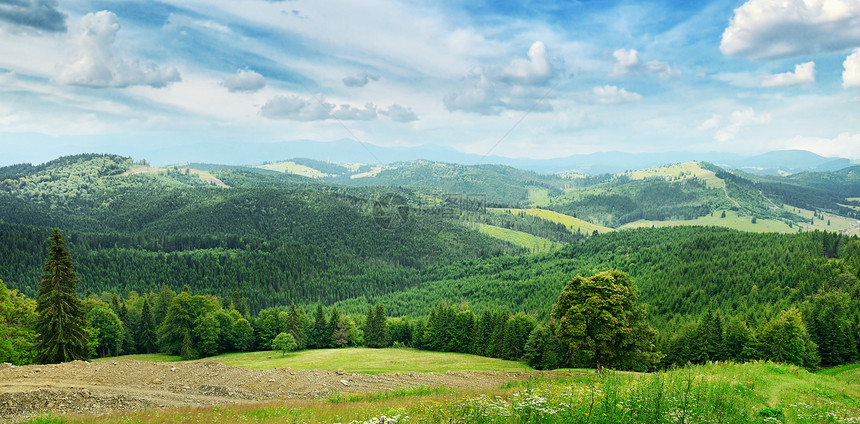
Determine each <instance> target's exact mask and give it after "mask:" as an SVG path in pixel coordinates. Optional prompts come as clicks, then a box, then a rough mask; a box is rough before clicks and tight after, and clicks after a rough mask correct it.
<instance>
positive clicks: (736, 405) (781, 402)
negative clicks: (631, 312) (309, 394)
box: [29, 362, 860, 424]
mask: <svg viewBox="0 0 860 424" xmlns="http://www.w3.org/2000/svg"><path fill="white" fill-rule="evenodd" d="M857 370H860V364H858V365H849V366H844V367H841V369H837V370H829V371H828V372H827V373H822V374H813V373H809V372H807V371H806V370H803V369H801V368H798V367H794V366H789V365H781V364H773V363H769V362H756V363H750V364H726V363H714V364H707V365H701V366H691V367H686V368H682V369H677V370H671V371H668V372H661V373H654V374H638V373H623V372H612V371H607V372H604V373H602V374H599V375H598V374H594V373H593V372H592V373H584V372H582V371H579V372H577V373H575V374H574V373H567V374H561V373H542V374H537V377H536V378H533V379H531V380H524V381H513V382H510V383H508V384H505V385H504V386H502V387H500V388H498V389H494V390H485V391H481V392H478V391H464V390H454V389H449V388H432V387H414V388H401V389H396V390H390V391H384V392H379V393H369V394H350V393H337V394H332V395H331V396H329V397H328V398H327V399H319V400H294V401H282V402H278V403H269V404H256V405H253V404H251V405H249V404H245V405H235V406H220V407H209V408H184V409H165V410H154V411H147V412H137V413H125V414H114V415H108V416H100V417H63V418H50V417H47V418H44V417H43V418H38V419H34V420H31V421H30V422H29V423H30V424H48V423H50V424H59V423H81V422H98V423H129V422H135V423H173V422H185V423H225V424H226V423H229V424H235V423H266V424H268V423H279V424H280V423H335V422H337V423H353V424H361V423H372V424H395V423H397V424H400V423H430V424H443V423H444V424H449V423H476V424H484V423H486V424H521V423H565V424H567V423H571V424H609V423H642V424H652V423H654V424H663V423H672V424H694V423H696V424H698V423H724V424H745V423H755V424H770V423H792V424H824V423H833V424H860V387H858V385H857V383H856V382H852V381H851V380H847V379H844V378H842V377H843V376H844V375H848V374H850V375H853V374H856V373H857Z"/></svg>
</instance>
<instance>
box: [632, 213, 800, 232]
mask: <svg viewBox="0 0 860 424" xmlns="http://www.w3.org/2000/svg"><path fill="white" fill-rule="evenodd" d="M720 214H721V213H720V212H714V214H713V216H711V215H706V216H700V217H698V218H696V219H688V220H678V221H648V220H644V219H640V220H638V221H634V222H630V223H627V224H624V225H622V226H621V227H619V228H618V229H619V230H629V229H633V228H642V227H651V226H654V227H672V226H676V225H694V226H715V227H726V228H733V229H735V230H740V231H748V232H753V233H793V232H797V227H794V228H789V226H788V224H786V223H785V222H782V221H778V220H775V219H758V220H756V223H755V224H753V223H752V218H751V217H749V216H740V215H738V214H737V212H735V211H726V217H725V218H720Z"/></svg>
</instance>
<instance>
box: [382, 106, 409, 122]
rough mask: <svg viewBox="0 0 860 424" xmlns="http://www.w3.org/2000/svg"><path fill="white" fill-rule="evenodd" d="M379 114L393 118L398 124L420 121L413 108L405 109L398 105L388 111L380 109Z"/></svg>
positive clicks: (390, 107)
mask: <svg viewBox="0 0 860 424" xmlns="http://www.w3.org/2000/svg"><path fill="white" fill-rule="evenodd" d="M379 113H380V114H381V115H385V116H387V117H389V118H391V120H392V121H396V122H412V121H416V120H418V115H416V114H415V112H413V111H412V108H411V107H410V108H405V107H403V106H400V105H398V104H393V105H391V106H389V107H388V109H380V110H379Z"/></svg>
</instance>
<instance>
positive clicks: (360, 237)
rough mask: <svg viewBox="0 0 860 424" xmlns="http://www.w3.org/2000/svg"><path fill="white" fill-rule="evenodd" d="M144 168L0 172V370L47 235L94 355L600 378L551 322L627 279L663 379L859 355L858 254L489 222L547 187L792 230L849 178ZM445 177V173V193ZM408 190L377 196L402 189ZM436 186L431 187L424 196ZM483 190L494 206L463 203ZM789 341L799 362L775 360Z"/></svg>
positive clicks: (509, 218) (808, 242) (686, 233)
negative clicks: (472, 368)
mask: <svg viewBox="0 0 860 424" xmlns="http://www.w3.org/2000/svg"><path fill="white" fill-rule="evenodd" d="M145 165H146V164H145V163H142V162H138V163H134V162H133V161H132V160H131V159H128V158H123V157H119V156H113V155H79V156H74V157H66V158H60V159H57V160H56V161H52V162H49V163H46V164H43V165H38V166H32V165H16V166H12V167H5V168H0V258H2V260H0V279H2V280H4V281H5V284H6V286H7V287H9V289H3V291H2V293H0V305H2V308H0V332H5V334H7V335H9V337H8V338H7V339H6V340H5V341H3V342H0V356H3V358H5V360H9V361H13V362H16V363H23V362H28V361H30V360H32V357H31V356H28V355H29V353H28V352H29V351H30V350H29V348H28V346H32V345H31V343H32V337H33V331H32V323H31V322H30V321H31V320H32V314H33V305H32V301H31V300H29V299H32V298H33V296H34V295H35V290H36V284H37V282H38V281H39V276H40V273H41V269H42V266H43V264H44V260H45V248H46V247H47V235H48V234H49V228H53V227H59V228H60V229H61V230H62V231H63V233H64V235H65V238H66V242H67V243H68V247H69V250H70V252H71V255H72V257H73V258H74V259H75V261H76V269H77V271H78V273H79V276H80V279H81V283H80V284H79V285H78V291H79V293H78V294H79V295H80V296H81V297H82V298H85V302H84V303H85V306H86V308H87V311H88V312H87V314H88V322H89V324H90V326H91V328H94V329H97V331H94V332H92V333H91V334H95V335H94V336H93V340H92V341H91V344H92V346H93V349H94V352H93V353H94V354H96V355H115V354H118V353H132V352H153V351H162V352H168V353H175V354H181V355H183V356H185V357H198V356H208V355H213V354H216V353H220V352H228V351H242V350H250V349H268V348H270V347H271V344H272V340H273V339H274V337H275V336H276V335H278V334H279V333H281V332H286V333H289V334H290V335H292V336H293V339H294V340H295V341H296V343H297V345H298V347H299V348H310V347H338V346H346V345H367V346H371V347H379V346H390V345H397V346H411V347H415V348H421V349H432V350H445V351H455V352H470V353H476V354H482V355H488V356H496V357H502V358H509V359H525V360H529V361H530V363H532V364H533V365H535V366H538V367H543V368H553V367H558V366H566V365H590V362H589V361H591V360H592V359H590V358H589V357H587V355H585V356H583V355H582V354H581V352H572V351H570V349H569V347H568V346H565V345H563V344H561V343H559V342H558V339H557V337H556V336H555V334H556V330H555V329H556V327H555V325H556V323H555V322H553V320H551V319H550V313H551V310H552V307H553V304H554V303H555V302H556V300H557V299H558V296H559V293H560V292H561V290H562V288H563V287H564V286H565V283H567V282H568V281H569V280H571V278H572V277H574V276H576V275H583V276H588V275H594V274H596V273H598V272H602V271H607V270H611V269H619V270H622V271H624V272H627V273H629V274H630V276H631V277H632V279H633V280H634V281H635V282H636V285H637V286H638V302H640V303H641V304H643V305H645V311H647V322H648V323H649V324H650V325H651V326H653V327H654V328H655V329H656V330H657V335H656V340H655V342H656V345H657V347H658V348H659V351H660V352H662V353H661V355H662V362H661V365H662V366H668V365H671V364H684V363H686V362H693V363H696V362H702V361H706V360H718V359H732V360H746V359H751V358H771V359H776V360H781V361H788V362H793V363H798V364H801V365H804V366H809V367H814V366H817V365H818V364H819V363H821V364H825V365H829V364H836V363H842V362H846V361H849V360H854V359H857V346H858V342H860V341H858V337H860V324H858V322H860V308H858V305H860V304H858V302H860V282H858V276H860V274H858V273H860V241H857V240H856V239H854V238H850V237H847V236H844V235H838V234H836V233H825V232H805V233H800V234H775V233H770V234H753V233H743V232H738V231H735V230H729V229H723V228H712V227H675V228H655V229H639V230H628V231H619V232H612V233H607V234H602V233H601V234H597V235H593V234H587V235H586V234H574V233H571V232H570V231H568V230H567V229H566V228H565V227H564V226H563V225H561V224H558V223H553V222H550V221H546V220H543V219H540V218H537V217H534V216H530V215H526V214H487V213H483V210H482V208H483V207H485V206H487V205H501V206H507V207H510V206H516V205H519V204H522V203H523V202H526V201H528V199H529V198H530V196H532V195H533V193H534V192H535V190H538V191H539V192H540V193H542V195H544V196H548V197H549V199H550V200H549V206H548V207H549V208H552V209H555V210H557V211H559V212H564V213H567V214H569V215H572V216H577V217H579V218H582V219H586V220H591V221H592V222H597V223H604V224H608V225H613V226H617V225H620V224H621V223H625V222H631V221H635V220H638V219H651V220H662V219H670V218H675V219H677V218H694V217H696V216H701V215H704V214H708V213H713V212H714V211H719V210H726V209H735V210H742V211H744V212H745V213H749V214H752V216H753V217H755V216H760V217H762V218H778V219H781V220H787V221H791V220H793V219H799V217H797V216H795V215H793V214H792V213H790V212H788V211H786V210H785V209H779V210H777V209H776V208H775V207H774V205H773V202H774V201H776V202H784V203H786V204H791V205H795V206H801V207H809V208H810V209H814V210H816V211H827V212H828V213H842V214H843V216H856V215H851V214H852V213H855V209H853V208H852V205H854V202H853V201H852V200H849V199H848V197H857V196H856V193H858V191H853V190H854V189H855V187H857V181H858V179H857V176H856V169H854V168H848V169H846V170H843V171H838V172H833V173H807V174H802V175H798V176H796V177H794V178H782V179H781V177H759V176H750V175H745V174H743V173H737V172H727V171H724V170H721V169H719V168H716V167H711V166H710V165H703V169H705V170H708V169H711V170H712V175H711V176H706V177H701V178H700V177H696V176H680V177H670V178H663V177H659V178H658V177H653V178H644V179H641V178H640V179H634V178H632V177H631V176H628V175H615V176H610V175H604V176H595V177H584V178H574V179H569V178H568V179H564V178H561V177H556V176H539V175H537V174H533V173H525V172H515V171H511V170H510V169H508V168H506V167H495V166H483V167H475V168H470V167H462V166H459V165H458V166H448V165H444V166H442V165H438V164H432V163H419V164H416V165H415V166H414V167H409V168H406V169H401V171H400V172H401V174H403V172H405V171H406V170H410V171H409V172H412V174H406V175H413V177H414V181H415V182H416V183H415V184H414V185H413V186H409V185H408V184H406V185H405V187H380V186H373V185H369V186H355V187H350V186H344V185H340V184H335V183H331V182H326V181H318V180H313V179H310V178H304V177H300V176H295V175H287V174H281V173H277V172H271V171H263V170H255V169H251V168H245V167H221V166H218V165H208V166H197V167H195V168H193V170H192V168H182V167H178V166H177V167H169V168H166V169H154V168H149V167H146V166H145ZM306 165H307V166H310V165H315V164H314V163H313V162H312V161H308V162H306ZM316 165H318V164H316ZM195 166H196V165H195ZM202 168H205V169H202ZM437 168H442V169H445V170H448V171H445V172H448V173H447V174H445V173H442V174H440V175H442V176H441V177H436V176H434V175H435V174H434V173H435V172H437V171H439V170H438V169H437ZM332 170H333V169H332ZM201 172H205V173H207V175H202V174H201ZM439 172H441V171H439ZM468 174H474V175H473V177H471V178H464V177H463V176H464V175H468ZM390 175H396V174H395V173H393V172H391V173H390ZM204 177H205V178H204ZM443 177H444V178H443ZM207 178H208V179H207ZM398 178H399V177H398ZM398 178H394V177H391V178H390V180H382V179H380V180H377V181H380V182H382V181H385V182H386V184H392V185H395V184H397V182H398V181H402V180H399V179H398ZM410 178H412V177H410ZM433 178H441V179H440V180H438V181H436V182H432V181H434V180H433ZM482 178H490V180H488V181H484V180H482ZM708 178H710V180H709V179H708ZM213 179H216V180H217V181H219V182H220V183H222V184H223V185H226V186H229V188H224V187H223V186H222V187H217V186H215V185H213V183H212V182H211V181H214V180H213ZM461 179H462V180H461ZM428 181H429V182H428ZM446 181H447V182H446ZM457 181H462V184H461V185H456V184H454V183H455V182H457ZM714 181H717V182H721V184H724V185H725V188H722V186H715V185H714ZM431 183H432V184H439V185H438V186H436V187H435V188H427V187H426V186H425V184H431ZM362 184H364V183H362ZM458 184H459V183H458ZM480 187H484V189H483V190H484V192H481V190H482V189H481V188H480ZM447 191H458V193H460V194H462V195H464V196H462V197H456V196H454V197H452V196H449V194H450V193H447ZM383 193H387V194H393V195H396V198H397V199H401V200H402V201H403V202H405V204H406V205H408V206H409V208H410V211H411V213H410V215H409V220H408V223H407V224H408V225H402V226H399V227H397V228H387V227H386V226H384V225H380V224H379V222H378V221H377V218H378V216H376V215H375V212H376V211H377V209H376V207H375V205H374V201H375V200H376V199H379V196H380V195H381V194H383ZM470 194H478V195H485V197H483V196H482V197H483V199H484V200H482V199H478V200H477V201H474V200H475V199H474V198H472V199H471V200H472V201H474V202H472V203H469V199H470V198H469V196H468V195H470ZM797 198H802V199H803V200H804V201H805V202H807V203H804V204H799V203H797V202H798V200H797ZM464 199H465V200H464ZM452 201H453V202H458V203H455V204H451V202H452ZM475 222H476V223H482V224H489V225H494V226H498V227H502V228H508V229H513V230H517V231H521V232H525V233H528V234H532V235H535V236H538V237H542V238H545V239H548V240H552V241H556V242H560V243H563V244H564V247H562V248H561V249H560V250H556V251H553V252H551V253H545V254H540V255H526V254H525V253H526V252H525V251H524V249H522V248H519V247H517V246H513V245H511V244H508V243H506V242H504V241H502V240H499V239H495V238H491V237H489V236H486V235H484V234H481V233H479V232H478V231H475V230H473V229H471V228H470V226H469V225H468V224H469V223H475ZM464 224H466V225H464ZM28 298H29V299H28ZM147 311H148V312H147ZM171 311H173V312H171ZM321 316H322V317H325V319H320V317H321ZM183 329H184V330H183ZM785 340H789V341H791V343H792V344H791V345H790V346H781V345H779V343H782V341H785ZM395 343H396V344H395ZM3 358H0V359H3ZM619 366H621V367H623V368H630V369H645V368H649V367H652V366H653V364H647V363H642V362H635V361H633V362H628V363H624V364H619Z"/></svg>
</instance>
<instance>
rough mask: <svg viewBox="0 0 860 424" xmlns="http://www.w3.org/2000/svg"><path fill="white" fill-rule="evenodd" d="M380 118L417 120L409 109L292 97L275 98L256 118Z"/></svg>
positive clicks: (357, 119) (304, 119) (359, 119)
mask: <svg viewBox="0 0 860 424" xmlns="http://www.w3.org/2000/svg"><path fill="white" fill-rule="evenodd" d="M378 115H383V116H387V117H389V118H390V119H391V120H393V121H396V122H411V121H415V120H417V119H418V116H417V115H415V112H413V111H412V109H411V108H407V107H403V106H400V105H397V104H393V105H391V106H389V107H388V108H380V107H378V106H376V105H374V104H373V103H366V104H365V105H364V107H359V106H353V105H350V104H346V103H343V104H339V105H338V104H334V103H329V102H327V101H325V99H323V98H322V97H320V98H305V97H300V96H296V95H293V94H291V95H287V96H275V97H273V98H272V99H270V100H269V101H268V102H266V104H264V105H263V106H262V107H261V108H260V116H262V117H264V118H269V119H289V120H293V121H304V122H310V121H324V120H326V119H336V120H340V121H370V120H374V119H376V118H377V117H378Z"/></svg>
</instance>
